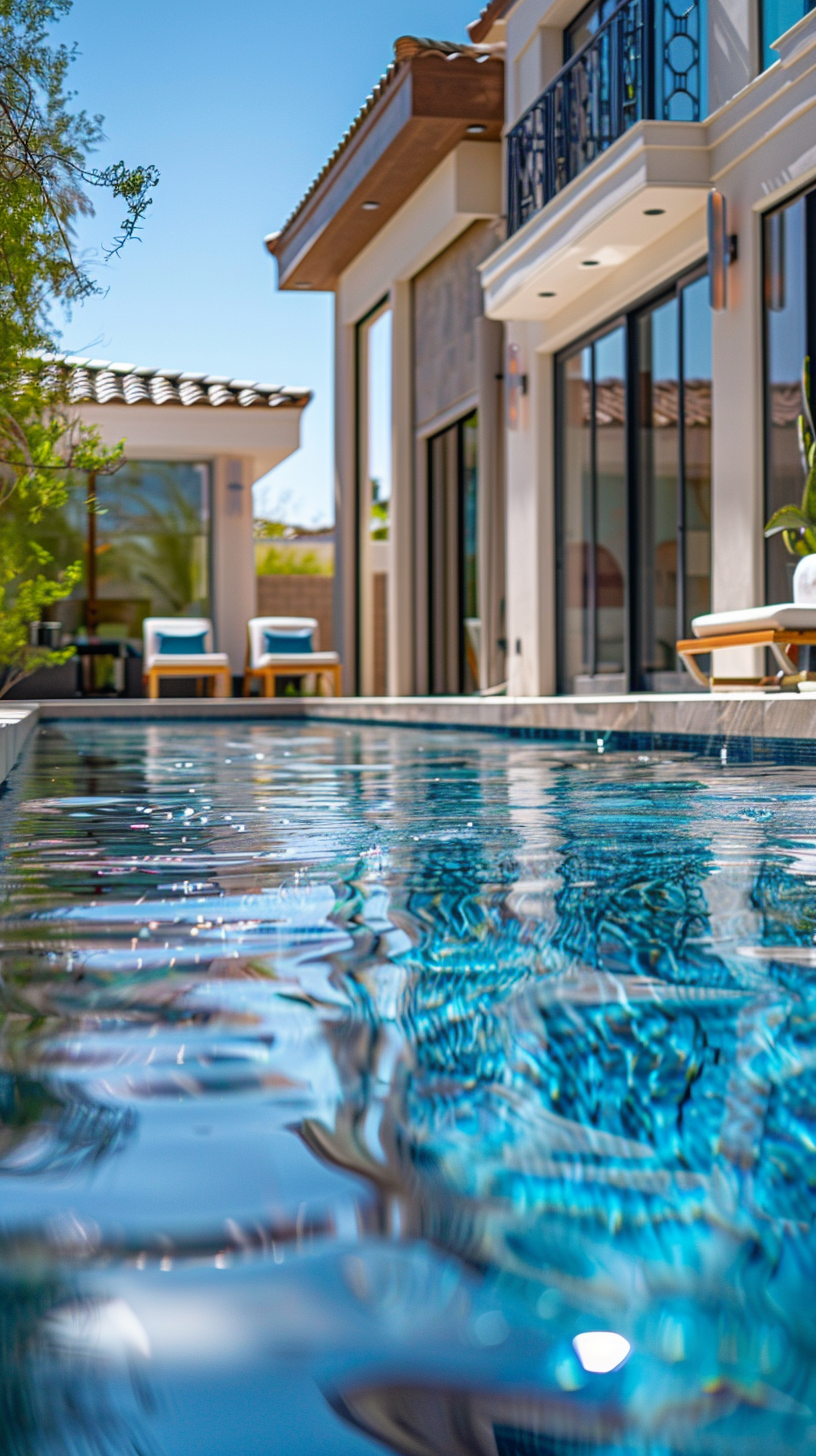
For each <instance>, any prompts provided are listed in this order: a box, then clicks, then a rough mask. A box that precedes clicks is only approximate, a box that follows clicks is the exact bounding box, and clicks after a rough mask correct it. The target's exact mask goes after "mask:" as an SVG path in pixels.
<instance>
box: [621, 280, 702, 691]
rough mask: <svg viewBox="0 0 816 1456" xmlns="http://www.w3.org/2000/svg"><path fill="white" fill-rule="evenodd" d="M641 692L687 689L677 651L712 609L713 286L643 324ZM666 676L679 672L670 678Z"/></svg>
mask: <svg viewBox="0 0 816 1456" xmlns="http://www.w3.org/2000/svg"><path fill="white" fill-rule="evenodd" d="M636 328H637V361H638V379H637V390H636V409H637V416H638V418H637V462H636V464H637V471H636V475H637V487H638V499H637V514H636V531H635V538H636V540H635V544H636V550H637V555H638V563H639V578H638V590H637V595H636V602H637V614H636V621H635V624H634V626H635V638H636V643H635V646H636V651H635V669H636V671H635V686H637V687H641V688H644V689H647V690H648V689H652V688H657V689H660V688H661V687H662V688H667V689H671V688H672V687H674V686H681V685H682V686H685V682H684V679H683V678H682V676H681V678H680V681H679V682H678V683H674V682H673V681H672V680H671V676H672V675H674V674H677V673H682V664H680V663H679V662H678V660H677V654H676V652H675V643H676V641H677V639H678V638H679V637H688V636H690V635H691V621H692V618H693V617H697V616H700V615H701V614H702V613H704V612H707V611H710V608H711V315H710V309H709V303H708V278H707V276H705V275H703V276H700V277H698V278H695V279H693V280H692V281H691V282H689V283H687V284H684V285H682V286H679V287H678V288H677V289H676V290H675V291H674V292H673V293H672V294H671V295H670V296H669V297H668V298H663V299H661V300H660V301H659V302H658V303H656V304H655V305H654V306H653V307H651V308H648V309H645V310H644V311H643V312H642V313H640V314H639V315H638V318H637V324H636ZM665 674H669V675H670V676H669V678H666V676H665Z"/></svg>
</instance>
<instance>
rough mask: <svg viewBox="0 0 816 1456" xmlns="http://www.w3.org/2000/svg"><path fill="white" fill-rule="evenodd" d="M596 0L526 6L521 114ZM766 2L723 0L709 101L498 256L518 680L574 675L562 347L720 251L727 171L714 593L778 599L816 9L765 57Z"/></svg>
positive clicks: (517, 82) (512, 117) (516, 104)
mask: <svg viewBox="0 0 816 1456" xmlns="http://www.w3.org/2000/svg"><path fill="white" fill-rule="evenodd" d="M578 9H579V6H578V5H577V4H570V3H567V0H554V3H553V4H550V5H548V4H546V3H545V0H517V3H516V4H515V5H513V6H512V7H511V8H510V10H509V13H508V15H507V18H506V21H505V22H504V23H503V26H502V34H504V35H505V36H506V41H507V55H506V65H507V85H506V95H507V130H509V129H510V128H511V127H512V126H513V124H514V123H515V122H516V120H517V119H518V117H519V116H520V115H521V113H522V112H523V111H524V110H525V108H527V107H528V106H529V105H530V104H531V103H532V102H533V101H534V100H535V99H536V97H537V96H538V95H539V94H540V92H541V91H542V90H543V89H544V88H545V87H546V86H547V84H548V83H549V81H550V80H551V79H552V77H553V75H554V74H555V72H556V71H557V70H558V67H559V65H560V56H561V51H560V36H561V30H562V28H563V26H564V25H565V24H566V23H567V22H568V21H569V20H570V19H571V18H572V17H573V15H574V14H575V13H576V12H577V10H578ZM757 15H758V8H757V6H756V5H755V4H749V3H748V0H737V3H731V0H711V3H710V5H709V7H708V94H709V104H710V110H709V113H708V115H707V116H704V117H703V118H702V119H701V121H699V122H697V123H691V122H684V123H681V122H665V121H641V122H639V123H638V124H637V125H635V126H634V127H633V128H632V129H631V130H630V131H628V132H626V133H625V135H624V136H623V137H621V138H620V139H619V140H618V141H617V142H615V143H614V144H613V145H612V146H610V147H609V149H608V150H607V151H606V152H605V153H604V154H603V156H602V157H600V158H599V159H597V160H596V161H595V162H594V163H592V164H591V165H590V166H589V167H587V169H586V170H585V171H584V172H582V173H581V174H580V175H579V176H578V177H576V178H575V180H573V181H572V182H570V183H569V184H568V185H567V186H566V187H564V188H563V190H562V191H561V192H559V193H558V194H557V195H556V196H555V197H554V198H553V199H552V200H551V201H550V202H549V203H548V204H547V205H546V206H545V207H544V208H543V209H542V210H541V211H540V212H538V213H536V214H535V215H534V216H533V217H531V218H530V219H529V220H528V221H527V222H526V223H525V224H524V226H522V227H521V228H519V230H518V231H517V232H515V233H514V234H513V235H512V236H511V237H510V238H509V239H508V240H507V241H506V242H505V243H503V244H502V245H501V246H500V247H498V248H497V249H496V251H495V252H494V253H493V254H492V255H491V256H490V257H489V258H488V259H487V260H486V261H485V262H484V263H483V264H482V266H481V276H482V281H483V285H484V290H485V310H486V313H487V314H488V315H489V316H490V317H492V318H495V319H498V320H501V321H503V322H504V324H505V326H506V328H507V333H508V339H509V340H511V341H515V342H517V343H518V345H519V347H520V350H521V357H522V360H523V366H522V367H523V368H524V370H525V372H526V373H527V374H528V379H529V393H528V396H527V399H526V400H525V406H526V408H525V409H524V410H523V411H522V415H521V419H520V421H519V426H518V429H517V430H515V431H514V432H513V433H512V434H508V441H507V503H508V515H507V541H508V572H507V579H508V603H507V612H508V639H509V641H510V643H511V645H512V650H511V655H510V659H509V663H510V666H509V691H510V693H523V694H538V693H549V692H552V691H554V690H555V685H556V641H555V622H556V612H555V597H554V585H553V573H554V562H555V554H556V535H555V516H554V505H553V500H554V496H553V469H554V452H555V443H554V432H555V398H554V389H553V363H554V359H555V357H556V355H557V354H558V352H559V351H560V350H563V349H565V348H566V347H567V346H569V345H571V344H573V343H574V342H575V341H578V340H580V339H581V338H582V336H584V335H588V334H589V333H590V331H592V330H594V329H597V328H598V327H599V326H600V325H601V324H603V323H605V322H606V321H607V320H613V319H614V318H615V317H616V316H618V315H622V314H623V313H624V312H625V311H626V310H627V309H630V308H632V307H634V306H635V305H636V304H637V303H638V302H639V301H640V300H642V299H644V298H646V297H647V296H648V295H649V294H650V293H652V292H653V291H654V290H656V289H658V288H659V287H660V286H661V285H662V284H663V283H665V282H668V281H670V280H671V279H673V278H675V277H677V276H678V275H681V274H682V272H683V270H684V269H687V268H689V267H691V266H692V265H694V264H695V263H697V262H699V261H701V260H703V259H705V257H706V254H707V248H708V241H707V224H706V202H707V196H708V193H709V191H710V190H711V189H712V188H716V189H717V190H718V191H719V192H721V193H722V194H723V196H724V197H725V198H726V200H727V206H728V229H729V232H731V233H735V234H736V235H737V240H738V243H737V246H738V254H737V259H736V262H734V263H733V264H732V265H731V266H730V267H729V269H728V306H727V308H725V309H724V310H722V311H720V312H713V313H712V315H711V326H712V365H713V367H712V384H713V391H712V441H711V457H712V458H711V466H712V606H713V609H714V610H726V609H730V608H737V607H745V606H753V605H756V604H759V603H761V602H762V601H764V600H765V596H764V592H765V582H764V544H763V534H762V528H763V524H764V513H765V493H764V455H763V450H764V443H763V403H764V401H763V274H762V266H763V265H762V219H763V214H764V213H765V212H766V211H768V210H769V209H771V208H773V207H775V206H776V205H778V203H780V202H781V201H782V200H783V199H784V198H785V197H787V196H789V195H791V194H793V193H794V192H796V191H798V190H799V189H801V188H803V187H805V186H806V185H807V184H808V183H810V182H813V181H814V180H816V14H814V13H811V14H810V15H809V16H807V17H806V18H805V19H803V20H801V21H799V23H798V24H797V25H796V26H794V27H793V29H792V30H790V31H789V32H788V33H787V34H786V35H785V36H784V37H782V38H781V39H780V41H779V43H778V53H779V57H780V59H779V61H778V62H777V63H776V64H775V65H773V66H771V67H770V68H769V69H766V70H764V71H761V72H760V68H759V36H758V20H757ZM497 34H498V32H497ZM658 209H660V212H659V214H658V215H651V216H649V215H647V212H651V213H653V214H655V213H657V210H658ZM586 258H592V259H593V260H597V266H595V265H594V266H593V267H592V268H591V269H589V268H588V267H586V266H584V265H583V260H584V259H586ZM542 293H546V294H551V295H554V296H553V297H546V298H542V297H540V294H542ZM803 307H804V302H803ZM727 656H728V658H729V659H730V660H729V661H728V662H726V661H725V658H726V654H720V657H721V658H722V659H723V661H722V663H721V664H718V671H723V672H728V671H737V670H739V671H746V670H753V666H754V655H753V654H752V653H751V652H743V653H742V654H739V655H738V654H736V653H729V654H728V655H727Z"/></svg>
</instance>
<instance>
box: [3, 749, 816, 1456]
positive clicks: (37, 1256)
mask: <svg viewBox="0 0 816 1456" xmlns="http://www.w3.org/2000/svg"><path fill="white" fill-rule="evenodd" d="M599 748H603V744H602V743H601V744H599ZM0 855H1V856H2V868H1V869H0V994H1V995H2V1021H1V1022H0V1452H2V1453H3V1456H5V1453H15V1456H17V1453H19V1456H57V1453H59V1456H62V1453H66V1456H67V1453H71V1456H80V1453H94V1456H108V1453H110V1456H114V1453H115V1456H119V1453H133V1456H136V1453H139V1456H191V1453H201V1456H210V1453H212V1456H221V1453H225V1456H227V1453H230V1456H231V1453H240V1456H256V1453H257V1456H260V1453H275V1456H364V1453H373V1452H376V1451H382V1450H383V1449H387V1450H392V1451H397V1452H404V1453H409V1456H423V1453H428V1456H433V1453H445V1456H448V1453H450V1456H464V1453H476V1456H589V1453H593V1456H594V1453H604V1456H613V1453H614V1456H618V1453H621V1456H622V1453H627V1456H629V1453H631V1456H634V1453H638V1456H640V1453H643V1456H672V1453H680V1452H683V1453H686V1452H693V1453H712V1456H715V1453H716V1456H719V1453H732V1452H733V1453H739V1456H754V1453H756V1456H759V1453H763V1456H765V1453H768V1452H773V1453H785V1452H800V1451H806V1450H808V1449H811V1448H813V1449H814V1450H816V1234H815V1229H814V1214H815V1213H816V769H814V768H808V767H784V766H779V765H773V764H768V765H766V766H763V765H761V764H754V765H751V766H729V765H728V763H727V762H725V763H721V762H720V760H719V758H717V759H716V760H709V759H706V758H704V757H694V756H691V755H688V756H685V757H684V756H683V755H671V756H670V755H668V754H665V753H662V752H661V751H660V750H659V748H656V749H654V750H652V751H650V752H641V753H611V752H609V751H607V752H598V751H596V750H595V748H594V747H592V748H588V747H576V746H575V745H574V744H572V745H571V744H568V743H564V744H557V743H545V742H536V741H520V740H514V739H510V738H506V737H500V736H495V737H493V736H490V735H486V734H485V735H480V734H465V733H454V732H436V733H434V732H432V731H430V730H416V729H389V728H377V727H356V726H345V725H339V726H338V725H324V724H321V725H319V726H314V725H310V726H307V725H300V724H296V723H288V724H284V725H278V726H276V725H258V724H252V725H249V724H244V723H232V724H227V725H210V724H207V725H200V724H197V725H190V724H185V723H177V724H162V725H153V724H149V725H142V726H136V725H133V726H131V725H115V726H112V725H106V724H88V723H74V724H70V725H67V724H66V725H60V724H54V725H51V726H47V727H43V728H41V729H40V731H39V735H38V737H37V739H36V741H35V742H34V745H33V747H32V750H31V752H30V753H29V754H28V756H27V758H26V760H25V761H24V762H23V763H22V764H21V765H20V766H19V767H18V769H17V770H16V771H15V772H14V774H13V775H12V778H11V780H10V783H9V787H8V789H7V791H6V793H5V794H4V795H3V797H2V799H0Z"/></svg>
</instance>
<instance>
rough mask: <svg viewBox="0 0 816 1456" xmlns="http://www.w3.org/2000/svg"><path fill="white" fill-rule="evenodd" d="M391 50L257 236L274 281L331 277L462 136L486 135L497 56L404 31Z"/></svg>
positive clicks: (500, 105) (497, 118)
mask: <svg viewBox="0 0 816 1456" xmlns="http://www.w3.org/2000/svg"><path fill="white" fill-rule="evenodd" d="M394 50H395V59H394V62H393V64H392V65H391V66H390V67H389V69H388V71H387V72H386V74H385V76H384V77H383V78H382V80H381V81H380V82H379V84H378V86H377V87H376V88H375V90H374V91H373V92H372V94H371V96H370V97H369V98H368V101H367V102H366V104H365V106H364V107H363V108H362V110H361V111H360V112H359V114H358V116H357V117H356V118H355V120H354V121H353V123H352V125H351V126H350V128H349V130H348V131H347V132H346V135H345V136H344V138H343V140H342V141H341V142H340V144H339V146H338V147H337V149H336V150H335V152H334V153H333V155H332V156H331V157H330V158H329V161H328V162H327V164H326V166H325V167H324V168H323V171H322V172H321V173H320V174H319V176H318V177H317V178H316V180H315V181H314V182H313V184H312V186H311V187H310V189H309V191H308V192H307V194H306V196H305V197H304V199H303V201H302V202H301V203H300V204H299V205H298V207H297V208H296V210H295V212H294V213H293V214H292V216H291V217H290V218H289V220H288V222H287V223H286V224H285V225H284V227H283V229H282V230H281V232H279V233H275V234H273V235H272V236H270V237H269V238H267V240H266V244H267V247H268V249H269V251H270V253H272V254H273V255H274V257H276V258H277V260H278V270H279V273H278V282H279V287H280V288H282V289H293V288H300V289H318V290H328V291H333V290H334V288H335V287H336V284H337V279H338V278H339V276H340V274H341V273H342V272H343V270H344V269H345V268H347V267H348V265H349V263H351V261H352V260H353V259H354V258H355V257H356V256H357V254H358V253H360V252H361V251H362V249H363V248H365V247H366V245H367V244H368V243H369V242H371V240H372V238H374V237H375V236H376V234H377V233H378V232H379V231H380V229H381V228H382V227H384V225H385V224H386V223H387V222H388V220H389V219H390V218H391V217H393V216H394V214H395V213H396V212H397V211H398V210H399V208H400V207H402V205H403V203H405V202H406V201H407V200H408V198H409V197H410V196H411V194H412V193H413V192H415V191H416V189H417V187H419V186H420V184H421V183H422V182H423V181H424V180H425V178H426V177H428V176H429V175H430V174H431V172H433V171H434V169H435V168H436V167H437V166H438V165H439V163H440V162H441V161H442V160H443V159H444V157H445V156H447V155H448V153H449V152H451V151H452V150H453V149H454V148H455V147H457V146H458V145H459V143H460V142H461V141H463V140H465V138H468V139H470V140H475V141H491V142H495V141H497V140H498V139H499V138H500V137H501V132H502V123H503V120H504V62H503V61H502V60H500V59H498V58H497V57H495V56H494V55H492V54H490V53H481V52H479V51H478V50H476V49H474V48H473V47H470V46H455V45H451V44H449V43H447V42H442V41H429V40H418V39H415V38H414V37H410V36H403V37H402V38H401V39H400V40H398V41H397V43H396V45H395V48H394Z"/></svg>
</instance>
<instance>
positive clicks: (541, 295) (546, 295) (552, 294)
mask: <svg viewBox="0 0 816 1456" xmlns="http://www.w3.org/2000/svg"><path fill="white" fill-rule="evenodd" d="M538 296H539V298H555V294H554V293H549V292H547V293H539V295H538Z"/></svg>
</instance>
